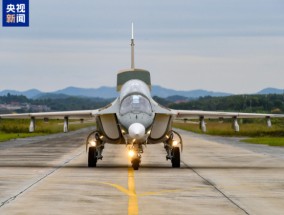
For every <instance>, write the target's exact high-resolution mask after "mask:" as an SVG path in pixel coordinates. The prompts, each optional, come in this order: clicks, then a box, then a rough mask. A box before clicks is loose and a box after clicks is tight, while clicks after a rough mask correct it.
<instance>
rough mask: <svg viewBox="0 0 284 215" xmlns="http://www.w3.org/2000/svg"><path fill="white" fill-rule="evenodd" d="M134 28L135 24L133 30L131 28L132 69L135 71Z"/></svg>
mask: <svg viewBox="0 0 284 215" xmlns="http://www.w3.org/2000/svg"><path fill="white" fill-rule="evenodd" d="M134 45H135V44H134V28H133V22H132V28H131V69H134Z"/></svg>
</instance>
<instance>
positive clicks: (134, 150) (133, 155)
mask: <svg viewBox="0 0 284 215" xmlns="http://www.w3.org/2000/svg"><path fill="white" fill-rule="evenodd" d="M141 153H143V147H142V145H132V146H131V147H130V148H129V151H128V155H129V157H130V159H131V164H132V167H133V169H134V170H138V169H139V166H140V163H141Z"/></svg>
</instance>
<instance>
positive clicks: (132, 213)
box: [95, 167, 182, 215]
mask: <svg viewBox="0 0 284 215" xmlns="http://www.w3.org/2000/svg"><path fill="white" fill-rule="evenodd" d="M95 183H99V184H103V185H107V186H111V187H114V188H116V189H117V190H119V191H120V192H122V193H124V194H125V195H127V196H128V215H138V212H139V210H138V197H144V196H153V195H163V194H164V193H175V192H180V191H182V190H161V191H154V192H143V193H141V194H137V193H136V189H135V177H134V170H133V169H132V167H128V189H126V188H125V187H123V186H120V185H118V184H113V183H109V182H95Z"/></svg>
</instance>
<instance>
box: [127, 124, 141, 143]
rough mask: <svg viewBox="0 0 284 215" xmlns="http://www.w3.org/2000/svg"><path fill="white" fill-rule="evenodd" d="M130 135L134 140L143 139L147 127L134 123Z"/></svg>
mask: <svg viewBox="0 0 284 215" xmlns="http://www.w3.org/2000/svg"><path fill="white" fill-rule="evenodd" d="M128 133H129V136H130V137H131V138H133V139H137V140H139V139H142V138H143V137H144V136H145V127H144V125H142V124H141V123H133V124H131V125H130V127H129V129H128Z"/></svg>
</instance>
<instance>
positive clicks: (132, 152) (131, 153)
mask: <svg viewBox="0 0 284 215" xmlns="http://www.w3.org/2000/svg"><path fill="white" fill-rule="evenodd" d="M134 155H135V152H134V151H133V150H129V151H128V156H129V157H131V158H132V157H133V156H134Z"/></svg>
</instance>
